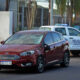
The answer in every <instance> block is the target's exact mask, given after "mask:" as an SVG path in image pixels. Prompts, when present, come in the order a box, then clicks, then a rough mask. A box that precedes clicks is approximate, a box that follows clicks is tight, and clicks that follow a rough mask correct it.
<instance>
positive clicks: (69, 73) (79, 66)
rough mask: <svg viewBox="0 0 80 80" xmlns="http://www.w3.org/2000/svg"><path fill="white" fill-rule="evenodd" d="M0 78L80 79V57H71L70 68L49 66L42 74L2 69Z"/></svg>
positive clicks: (23, 79) (15, 79) (5, 79)
mask: <svg viewBox="0 0 80 80" xmlns="http://www.w3.org/2000/svg"><path fill="white" fill-rule="evenodd" d="M0 80H80V57H71V61H70V66H69V67H68V68H61V67H60V66H59V65H56V66H49V67H47V68H46V70H45V72H44V73H41V74H39V73H36V72H33V71H26V72H17V71H14V70H2V71H0Z"/></svg>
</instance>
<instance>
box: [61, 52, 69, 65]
mask: <svg viewBox="0 0 80 80" xmlns="http://www.w3.org/2000/svg"><path fill="white" fill-rule="evenodd" d="M69 62H70V53H69V52H66V53H65V54H64V58H63V62H62V63H61V64H60V65H61V66H62V67H68V66H69Z"/></svg>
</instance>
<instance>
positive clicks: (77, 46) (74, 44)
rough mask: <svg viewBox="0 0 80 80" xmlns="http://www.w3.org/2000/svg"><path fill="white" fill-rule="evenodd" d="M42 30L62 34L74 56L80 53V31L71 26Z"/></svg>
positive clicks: (42, 28) (44, 27)
mask: <svg viewBox="0 0 80 80" xmlns="http://www.w3.org/2000/svg"><path fill="white" fill-rule="evenodd" d="M40 30H51V31H57V32H60V33H62V35H63V36H64V37H65V39H67V40H68V42H69V49H70V51H71V53H72V54H73V55H74V56H77V55H78V54H79V53H80V31H79V30H77V29H75V28H72V27H69V26H41V27H40Z"/></svg>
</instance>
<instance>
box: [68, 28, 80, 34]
mask: <svg viewBox="0 0 80 80" xmlns="http://www.w3.org/2000/svg"><path fill="white" fill-rule="evenodd" d="M68 30H69V35H70V36H80V32H79V31H77V30H75V29H72V28H68Z"/></svg>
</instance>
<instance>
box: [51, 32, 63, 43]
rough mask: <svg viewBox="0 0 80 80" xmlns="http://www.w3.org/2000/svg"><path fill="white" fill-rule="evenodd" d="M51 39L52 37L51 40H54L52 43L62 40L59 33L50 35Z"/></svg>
mask: <svg viewBox="0 0 80 80" xmlns="http://www.w3.org/2000/svg"><path fill="white" fill-rule="evenodd" d="M52 37H53V40H54V42H58V41H60V40H62V39H63V38H62V37H61V34H59V33H55V32H54V33H52Z"/></svg>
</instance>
